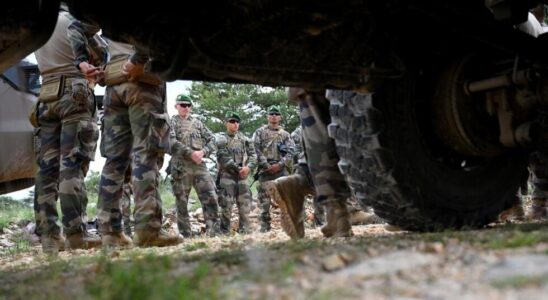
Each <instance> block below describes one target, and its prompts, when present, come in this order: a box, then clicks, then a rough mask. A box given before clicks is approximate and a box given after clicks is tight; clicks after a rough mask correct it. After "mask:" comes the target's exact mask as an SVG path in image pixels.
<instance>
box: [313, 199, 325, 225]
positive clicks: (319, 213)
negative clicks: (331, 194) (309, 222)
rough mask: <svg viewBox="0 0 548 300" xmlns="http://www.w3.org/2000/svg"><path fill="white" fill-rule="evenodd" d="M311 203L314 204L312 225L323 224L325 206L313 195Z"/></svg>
mask: <svg viewBox="0 0 548 300" xmlns="http://www.w3.org/2000/svg"><path fill="white" fill-rule="evenodd" d="M312 205H313V206H314V226H316V227H321V226H323V225H325V206H324V205H323V204H321V203H319V202H318V200H316V197H314V200H313V201H312Z"/></svg>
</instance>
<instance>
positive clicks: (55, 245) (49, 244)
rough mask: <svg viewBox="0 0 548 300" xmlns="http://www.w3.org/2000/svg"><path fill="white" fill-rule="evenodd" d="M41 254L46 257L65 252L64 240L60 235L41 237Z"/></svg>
mask: <svg viewBox="0 0 548 300" xmlns="http://www.w3.org/2000/svg"><path fill="white" fill-rule="evenodd" d="M40 243H41V244H42V252H44V254H46V255H50V256H57V255H58V254H59V251H63V250H65V238H64V237H63V236H62V235H61V234H60V233H58V234H52V235H42V236H41V237H40Z"/></svg>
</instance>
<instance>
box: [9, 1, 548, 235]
mask: <svg viewBox="0 0 548 300" xmlns="http://www.w3.org/2000/svg"><path fill="white" fill-rule="evenodd" d="M536 4H537V1H528V0H486V1H479V0H445V1H423V0H420V1H419V0H346V1H322V0H316V1H280V0H256V1H246V0H225V1H211V0H204V1H198V2H192V3H185V4H184V6H185V8H184V9H178V8H176V5H181V4H175V3H174V2H172V1H162V0H160V1H155V2H154V4H152V3H151V4H144V5H139V4H135V3H134V2H133V1H131V2H130V1H106V0H93V1H89V0H75V1H68V6H69V8H70V10H71V12H72V13H73V14H74V15H75V16H76V17H78V18H80V19H83V20H87V21H89V22H93V23H96V24H98V25H100V26H101V28H102V30H103V33H104V34H105V35H107V36H109V37H111V38H112V39H115V40H116V39H118V40H123V41H127V42H130V43H133V44H134V45H136V46H137V47H138V49H140V51H144V52H146V53H148V54H149V55H150V56H151V57H152V58H153V63H152V65H151V67H152V70H153V71H155V72H157V73H158V74H161V75H162V76H163V78H165V79H166V80H174V79H189V80H212V81H225V82H245V83H257V84H264V85H276V86H280V85H281V86H300V87H304V88H307V89H326V88H327V89H329V91H328V95H329V98H330V100H331V115H332V119H333V123H332V124H331V125H330V126H329V132H330V135H331V137H332V138H334V139H335V141H336V143H337V145H338V151H339V154H340V156H341V158H342V159H341V161H340V164H339V165H340V168H341V170H342V171H343V172H344V173H345V175H346V176H347V178H348V181H349V183H350V185H351V187H352V188H353V190H354V192H355V193H356V196H357V197H358V198H359V200H360V201H361V202H362V203H364V204H367V205H371V206H373V207H374V208H375V211H376V212H377V213H378V214H379V215H380V216H382V217H383V218H386V219H387V220H389V221H390V222H391V223H393V224H397V225H400V226H403V227H404V228H408V229H414V230H435V229H442V228H448V227H457V228H458V227H463V226H471V227H475V226H482V225H485V224H487V223H489V222H491V221H492V220H494V219H495V218H496V216H497V215H498V214H499V213H500V212H501V211H502V210H503V209H505V208H507V207H509V206H510V205H511V204H512V203H514V201H515V197H516V191H517V190H518V187H519V186H520V184H521V183H522V182H523V181H524V180H525V178H526V177H527V168H526V166H527V160H528V154H529V153H530V151H531V150H532V149H534V147H537V146H539V145H541V144H542V142H543V141H545V138H544V132H545V128H546V117H545V116H546V112H547V110H546V106H547V104H548V102H547V101H548V95H547V93H548V89H547V87H548V82H547V81H546V75H545V74H546V70H547V67H548V62H547V60H548V55H547V54H546V50H547V49H548V37H547V36H544V35H540V36H538V37H534V36H531V35H528V34H526V33H524V32H522V31H520V30H518V28H517V25H519V24H521V23H524V22H526V21H527V20H528V10H529V9H530V8H532V7H533V6H535V5H536ZM58 6H59V3H58V2H56V1H54V0H51V1H37V0H36V1H30V0H22V1H17V2H15V1H10V2H8V3H5V4H4V5H3V12H2V13H0V15H1V16H2V17H0V22H1V23H0V30H1V33H2V37H3V41H2V44H0V45H2V47H3V49H1V52H0V62H1V63H0V68H2V67H6V66H7V65H9V64H10V63H13V62H14V61H16V60H17V59H20V58H21V57H22V56H24V55H27V54H28V52H30V51H32V50H33V49H35V48H36V47H38V46H39V45H40V44H41V43H43V42H45V41H46V40H47V38H48V36H49V34H50V32H51V30H52V28H53V25H54V23H55V19H56V14H57V10H58V8H59V7H58ZM129 6H131V9H129V10H128V7H129ZM16 29H19V30H20V31H17V30H16Z"/></svg>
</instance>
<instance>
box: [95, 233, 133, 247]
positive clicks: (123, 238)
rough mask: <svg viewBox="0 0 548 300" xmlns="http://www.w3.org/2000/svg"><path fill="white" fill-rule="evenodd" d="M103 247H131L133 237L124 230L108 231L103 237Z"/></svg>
mask: <svg viewBox="0 0 548 300" xmlns="http://www.w3.org/2000/svg"><path fill="white" fill-rule="evenodd" d="M101 242H102V244H103V247H113V248H118V247H120V248H126V247H131V244H132V243H131V239H130V238H129V237H128V236H127V235H125V234H124V233H123V232H107V233H103V236H102V237H101Z"/></svg>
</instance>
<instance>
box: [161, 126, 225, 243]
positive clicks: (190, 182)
mask: <svg viewBox="0 0 548 300" xmlns="http://www.w3.org/2000/svg"><path fill="white" fill-rule="evenodd" d="M171 139H172V143H173V149H172V156H171V162H170V165H171V186H172V188H173V194H174V195H175V199H176V205H177V226H178V227H179V232H180V233H181V234H182V235H183V236H185V237H190V236H192V230H191V227H190V220H189V215H188V196H189V194H190V189H191V188H192V187H194V189H195V190H196V193H197V194H198V198H199V199H200V202H201V204H202V208H203V213H204V219H205V222H206V230H207V231H208V233H209V234H211V235H214V234H215V233H216V232H217V231H218V228H217V227H218V226H219V222H218V218H219V217H218V204H217V192H216V190H215V183H214V182H213V178H212V177H211V174H210V173H209V171H208V169H207V166H206V164H205V162H202V163H201V164H196V163H194V161H192V159H191V155H192V152H194V151H197V150H203V151H204V152H205V155H204V157H207V156H209V155H210V154H211V153H212V152H214V150H215V139H214V137H213V134H212V133H211V131H210V130H209V129H208V128H207V127H205V125H204V124H203V123H202V122H201V121H200V120H198V119H196V118H195V117H193V116H189V117H188V118H187V119H186V120H184V119H183V118H182V117H181V116H179V115H175V116H173V117H171Z"/></svg>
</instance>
